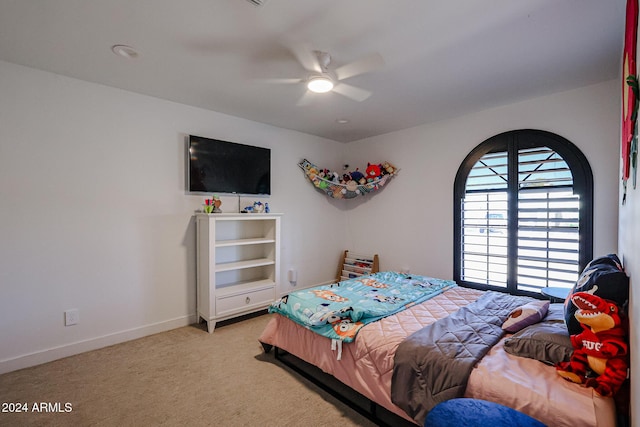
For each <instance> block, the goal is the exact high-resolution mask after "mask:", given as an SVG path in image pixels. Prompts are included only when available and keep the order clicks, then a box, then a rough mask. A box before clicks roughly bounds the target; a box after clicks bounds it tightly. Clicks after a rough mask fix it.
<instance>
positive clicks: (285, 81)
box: [257, 78, 304, 84]
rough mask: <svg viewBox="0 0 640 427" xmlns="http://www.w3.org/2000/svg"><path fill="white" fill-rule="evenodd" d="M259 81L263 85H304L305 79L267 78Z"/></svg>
mask: <svg viewBox="0 0 640 427" xmlns="http://www.w3.org/2000/svg"><path fill="white" fill-rule="evenodd" d="M257 81H259V82H261V83H276V84H295V83H302V82H303V81H304V80H303V79H286V78H272V79H270V78H266V79H257Z"/></svg>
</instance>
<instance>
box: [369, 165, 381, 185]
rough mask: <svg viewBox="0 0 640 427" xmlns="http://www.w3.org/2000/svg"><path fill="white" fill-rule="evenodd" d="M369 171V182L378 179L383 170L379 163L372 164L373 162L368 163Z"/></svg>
mask: <svg viewBox="0 0 640 427" xmlns="http://www.w3.org/2000/svg"><path fill="white" fill-rule="evenodd" d="M365 172H366V173H367V180H368V181H369V182H371V181H373V180H375V179H378V177H379V176H380V175H382V172H381V171H380V166H379V165H372V164H371V163H367V169H366V171H365Z"/></svg>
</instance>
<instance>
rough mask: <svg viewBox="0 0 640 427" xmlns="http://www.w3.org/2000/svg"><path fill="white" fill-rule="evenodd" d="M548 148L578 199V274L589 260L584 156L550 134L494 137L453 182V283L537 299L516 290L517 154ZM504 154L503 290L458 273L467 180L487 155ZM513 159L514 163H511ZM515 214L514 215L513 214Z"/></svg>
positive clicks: (589, 191) (588, 178)
mask: <svg viewBox="0 0 640 427" xmlns="http://www.w3.org/2000/svg"><path fill="white" fill-rule="evenodd" d="M535 147H548V148H550V149H552V150H553V151H555V152H556V153H558V154H559V155H560V156H561V157H562V158H563V160H564V161H565V163H566V164H567V166H568V167H569V169H570V170H571V174H572V175H573V193H574V194H579V195H580V208H579V223H578V224H579V249H578V251H579V253H578V269H579V270H578V271H582V270H583V269H584V267H585V266H586V265H587V263H588V262H589V261H590V260H591V259H592V258H593V172H592V170H591V166H590V165H589V162H588V160H587V158H586V157H585V155H584V154H583V153H582V151H580V149H579V148H578V147H577V146H576V145H574V144H573V143H572V142H571V141H569V140H567V139H566V138H563V137H561V136H559V135H557V134H554V133H552V132H548V131H543V130H537V129H520V130H512V131H507V132H504V133H501V134H498V135H495V136H493V137H491V138H489V139H487V140H485V141H484V142H482V143H480V144H479V145H478V146H476V147H475V148H474V149H473V150H472V151H471V152H470V153H469V154H468V155H467V156H466V157H465V159H464V160H463V162H462V163H461V165H460V167H459V169H458V172H457V173H456V178H455V182H454V191H453V212H454V215H453V222H454V233H453V236H454V239H453V240H454V242H453V244H454V249H453V250H454V263H453V264H454V266H453V278H454V280H455V281H456V282H457V283H458V284H460V285H462V286H466V287H471V288H476V289H483V290H495V291H500V292H509V293H512V294H517V295H530V296H539V294H538V293H536V292H531V291H524V290H519V289H518V288H517V244H518V243H517V240H518V235H517V232H518V215H517V212H518V197H517V196H518V179H517V177H518V151H519V150H521V149H526V148H535ZM505 151H506V152H507V153H508V154H507V155H508V188H507V193H508V202H507V210H508V212H509V214H508V215H507V230H508V233H507V236H508V239H507V286H506V288H503V287H498V286H492V285H487V284H481V283H475V282H470V281H466V280H462V279H461V276H462V275H461V269H462V256H463V251H462V232H463V227H462V200H463V198H464V197H465V194H466V184H467V177H468V176H469V173H470V172H471V169H472V168H473V167H474V165H475V164H476V163H477V162H478V161H479V160H480V159H481V158H482V157H483V156H484V155H485V154H487V153H490V152H505ZM513 159H515V160H516V161H515V162H514V161H513ZM514 212H515V214H513V213H514Z"/></svg>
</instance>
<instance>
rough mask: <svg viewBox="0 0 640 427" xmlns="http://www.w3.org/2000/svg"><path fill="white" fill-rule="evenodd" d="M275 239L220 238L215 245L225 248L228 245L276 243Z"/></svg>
mask: <svg viewBox="0 0 640 427" xmlns="http://www.w3.org/2000/svg"><path fill="white" fill-rule="evenodd" d="M275 241H276V239H269V238H257V239H237V240H218V241H217V242H216V243H215V245H216V247H217V248H224V247H228V246H243V245H261V244H266V243H274V242H275Z"/></svg>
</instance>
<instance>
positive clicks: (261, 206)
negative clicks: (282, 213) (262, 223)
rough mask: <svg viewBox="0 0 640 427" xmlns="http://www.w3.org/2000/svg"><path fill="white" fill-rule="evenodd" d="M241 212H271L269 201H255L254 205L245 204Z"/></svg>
mask: <svg viewBox="0 0 640 427" xmlns="http://www.w3.org/2000/svg"><path fill="white" fill-rule="evenodd" d="M240 212H241V213H269V212H270V209H269V203H262V202H260V201H255V202H253V204H252V205H249V206H245V207H244V209H242V210H241V211H240Z"/></svg>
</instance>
